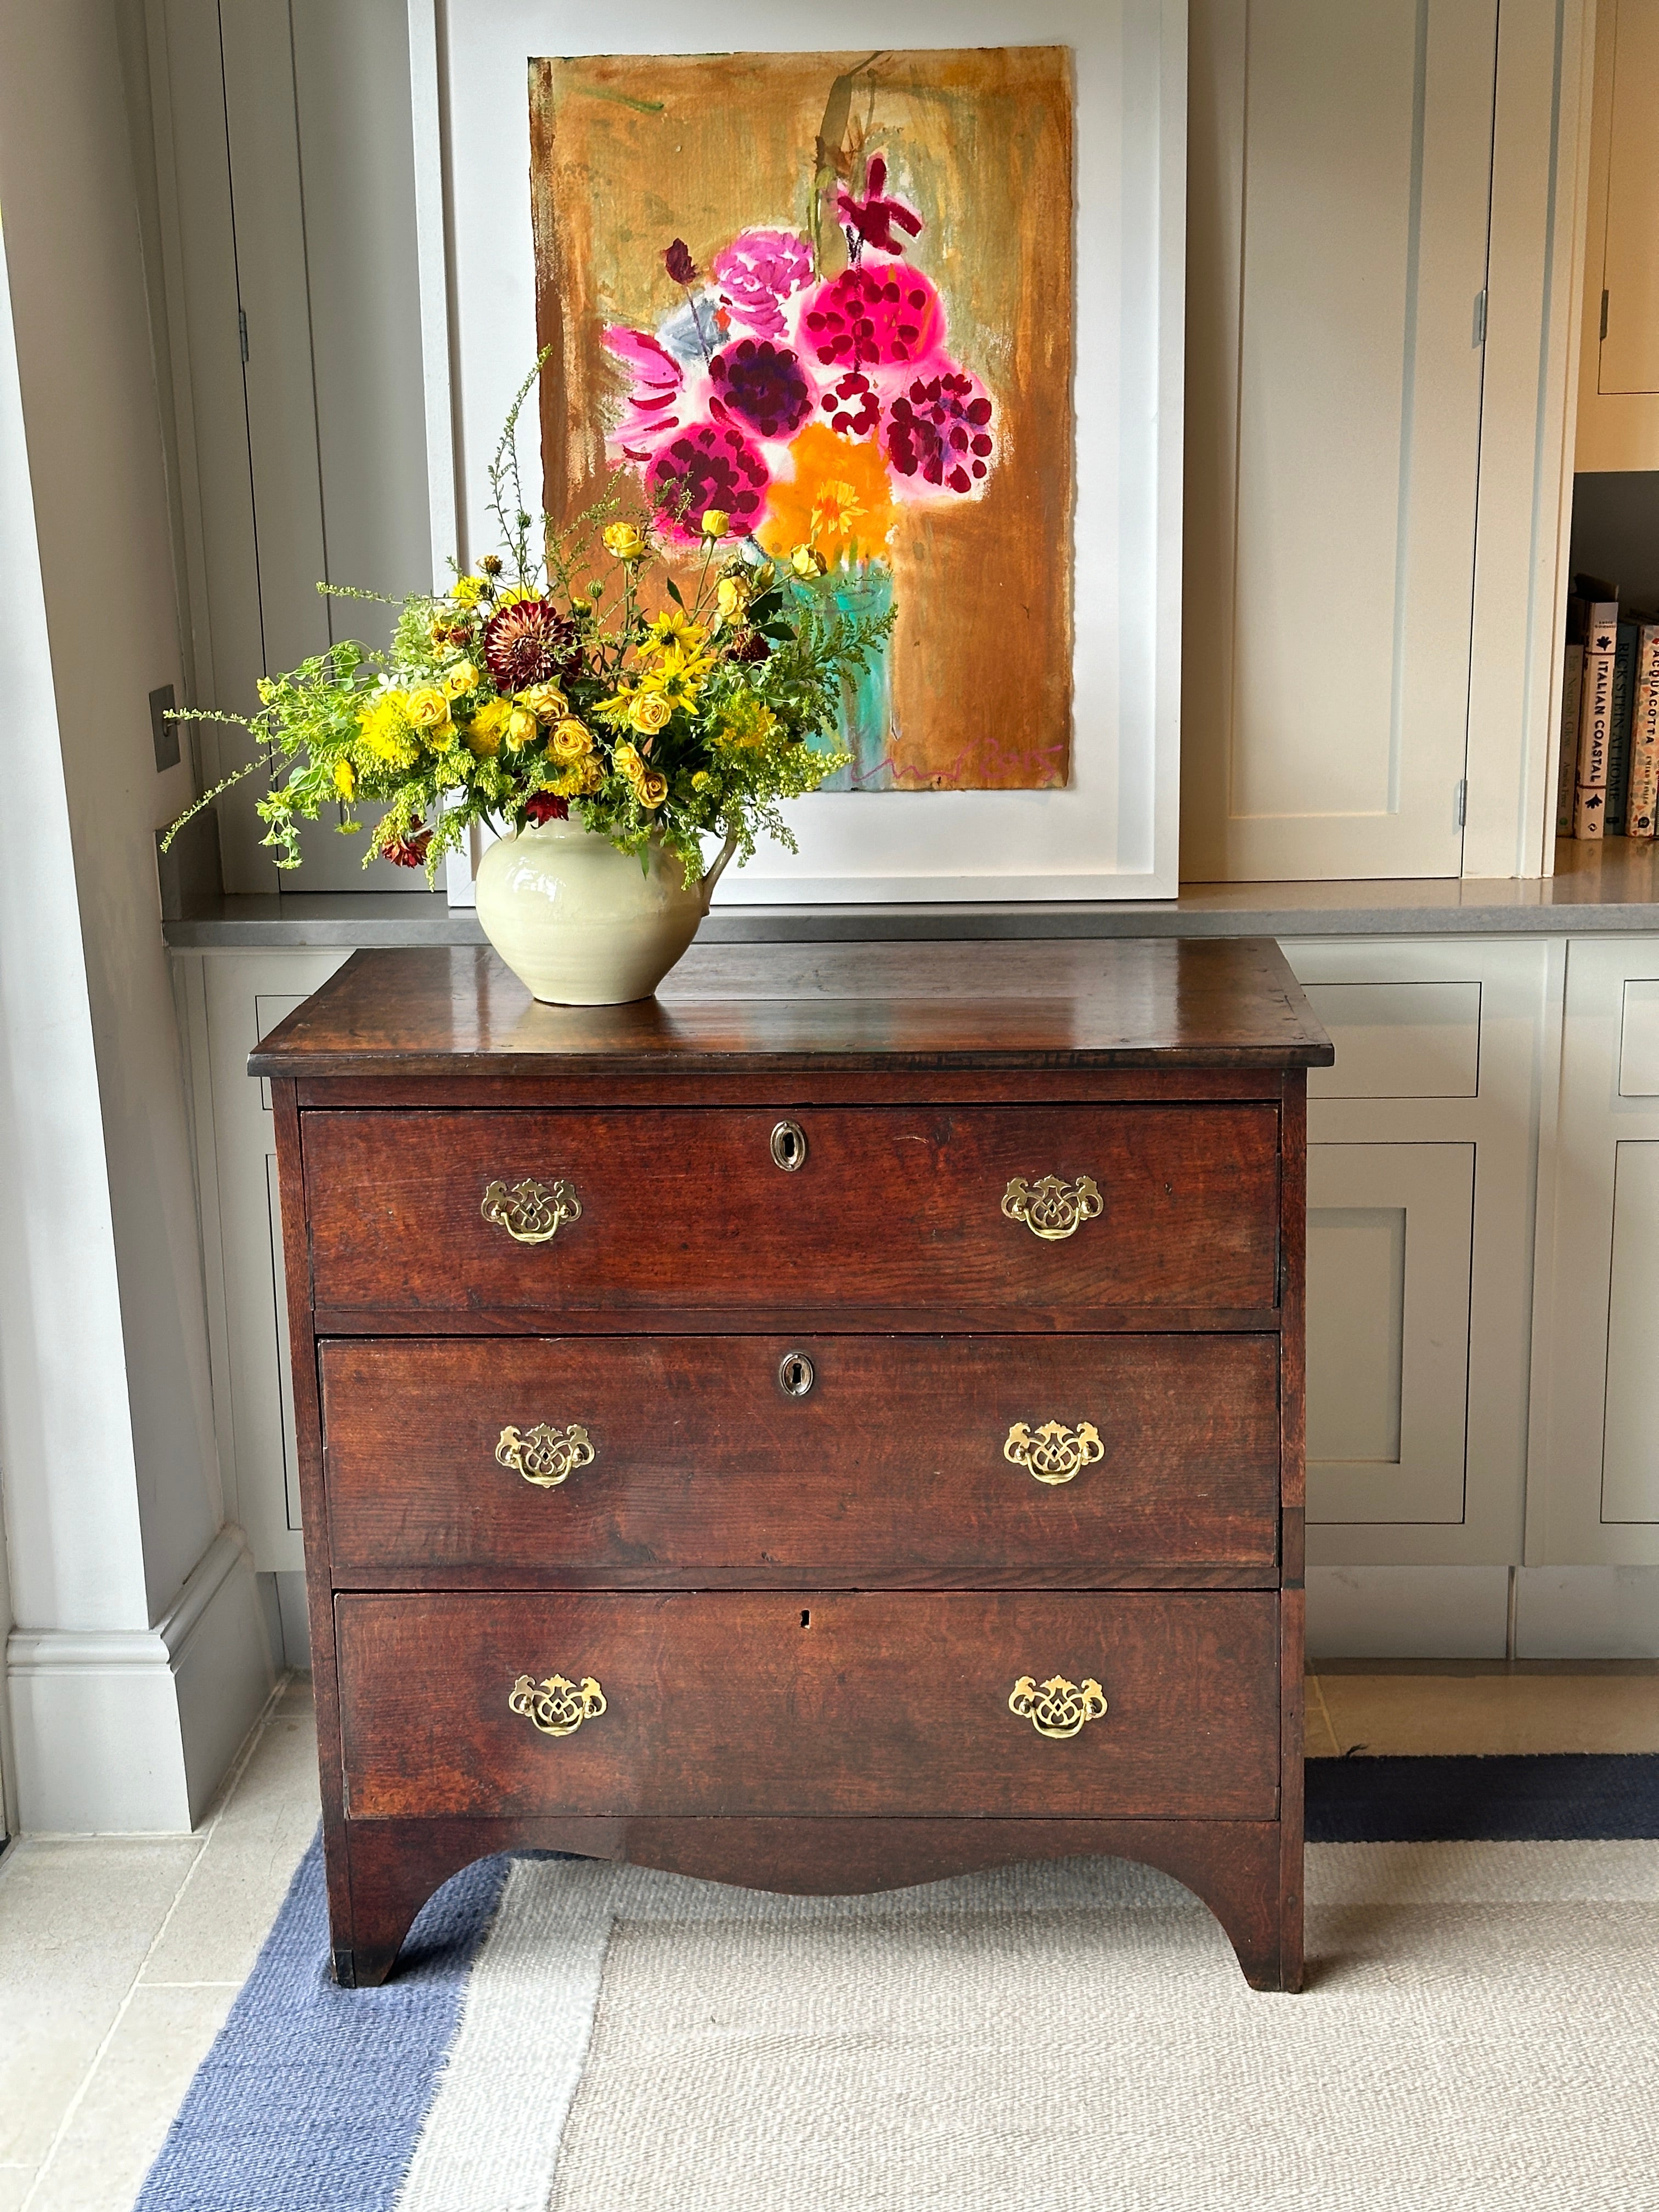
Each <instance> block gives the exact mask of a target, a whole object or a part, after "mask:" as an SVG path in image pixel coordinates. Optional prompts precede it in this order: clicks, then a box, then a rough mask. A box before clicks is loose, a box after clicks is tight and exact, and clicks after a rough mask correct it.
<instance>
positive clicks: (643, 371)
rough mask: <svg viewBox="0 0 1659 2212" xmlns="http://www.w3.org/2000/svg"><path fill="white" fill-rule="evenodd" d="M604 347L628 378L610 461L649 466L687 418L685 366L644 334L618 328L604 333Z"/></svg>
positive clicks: (688, 396)
mask: <svg viewBox="0 0 1659 2212" xmlns="http://www.w3.org/2000/svg"><path fill="white" fill-rule="evenodd" d="M605 346H606V348H607V349H608V350H609V351H610V352H611V353H613V354H615V356H617V360H618V361H619V362H622V363H623V366H624V367H625V368H627V369H628V371H629V374H630V375H631V376H632V378H633V385H632V387H631V389H630V390H629V394H628V404H627V406H626V408H625V409H624V410H623V418H622V420H621V422H619V423H618V424H617V427H616V428H615V429H614V430H613V431H612V432H611V437H610V439H609V441H608V443H609V447H610V450H611V456H612V458H613V459H617V460H628V461H648V460H649V459H650V458H651V456H652V454H653V453H655V452H656V450H657V448H658V447H659V446H660V445H661V444H662V442H663V441H664V439H665V438H671V437H673V436H674V435H675V434H676V433H677V432H678V431H679V430H681V429H683V428H684V426H685V424H686V422H688V421H690V419H691V415H690V404H689V399H690V395H689V394H688V393H687V391H686V388H685V368H684V363H683V362H679V361H678V360H677V359H676V358H675V356H673V355H672V354H671V353H670V352H669V350H668V349H667V347H666V346H663V345H659V343H657V341H656V339H655V338H653V337H650V336H649V335H648V334H647V332H646V331H633V330H629V329H627V328H625V327H624V326H623V325H620V324H614V325H612V326H611V328H610V329H609V330H607V331H606V332H605Z"/></svg>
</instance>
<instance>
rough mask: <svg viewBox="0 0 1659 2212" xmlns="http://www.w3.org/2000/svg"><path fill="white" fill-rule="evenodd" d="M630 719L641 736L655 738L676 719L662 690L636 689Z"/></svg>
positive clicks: (629, 710) (630, 702) (630, 706)
mask: <svg viewBox="0 0 1659 2212" xmlns="http://www.w3.org/2000/svg"><path fill="white" fill-rule="evenodd" d="M628 719H629V722H630V724H631V725H632V726H633V727H634V728H635V729H636V730H637V731H638V732H640V734H641V737H646V738H653V737H655V735H656V734H657V732H658V731H659V730H665V729H666V728H667V727H668V725H669V724H670V722H671V721H672V720H673V719H674V709H673V708H672V707H671V705H670V703H669V702H668V701H667V700H666V699H665V698H664V697H663V696H662V693H661V692H660V691H636V692H635V694H634V696H633V698H632V699H631V700H630V701H629V707H628Z"/></svg>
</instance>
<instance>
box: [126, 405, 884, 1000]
mask: <svg viewBox="0 0 1659 2212" xmlns="http://www.w3.org/2000/svg"><path fill="white" fill-rule="evenodd" d="M540 367H541V362H538V363H537V367H536V368H535V369H533V370H532V373H531V374H530V375H529V376H528V377H527V378H526V380H525V382H524V384H523V385H522V386H520V390H519V392H518V395H517V397H516V398H515V399H514V401H513V408H512V410H511V412H510V413H509V415H508V417H507V425H506V428H504V429H503V431H502V434H501V441H500V443H499V445H498V446H497V447H496V450H495V457H494V459H493V460H492V462H491V465H490V471H489V487H490V501H489V504H490V511H491V513H493V514H494V515H495V520H496V522H497V524H498V526H499V527H500V530H501V543H502V550H501V552H500V553H494V554H489V555H486V556H484V558H483V560H482V561H480V562H479V563H478V565H477V570H476V572H472V573H467V574H455V575H454V577H453V580H452V582H451V583H450V586H449V588H448V589H447V591H446V592H441V593H437V594H427V593H420V592H417V593H414V594H411V595H410V597H408V598H407V599H404V600H402V601H401V602H392V603H391V604H394V605H398V606H399V610H400V611H399V613H398V619H397V623H396V627H395V629H394V631H393V635H392V642H391V646H390V647H389V649H387V650H386V651H384V652H382V651H376V650H373V649H371V648H370V647H366V646H363V645H360V644H356V643H352V642H349V641H348V642H342V643H339V644H336V645H333V646H331V647H329V649H328V650H327V651H326V652H325V653H318V654H315V655H313V657H312V658H311V659H308V660H307V661H305V662H303V663H302V664H301V666H300V667H299V668H297V669H295V671H293V672H292V673H291V674H289V675H285V676H276V677H268V678H264V679H263V680H262V681H261V683H260V684H259V706H258V710H257V712H255V713H254V714H252V715H250V716H247V717H243V716H240V715H234V714H194V715H191V714H189V712H188V710H186V712H185V715H184V716H183V717H182V718H183V719H194V720H210V721H219V722H230V723H234V724H236V725H238V726H240V727H242V728H245V729H247V730H249V731H251V732H252V733H253V735H254V737H255V738H257V739H258V740H259V746H260V750H259V752H258V755H257V757H255V758H254V759H253V760H252V761H251V762H250V763H247V764H246V766H245V767H243V768H240V769H238V770H237V771H236V772H235V774H234V775H230V776H228V777H226V778H225V779H224V780H223V781H222V782H220V783H217V784H216V785H215V786H214V787H213V788H212V789H211V790H210V791H208V792H206V793H204V794H203V796H202V798H201V799H198V800H197V802H196V805H194V806H192V807H191V809H190V810H189V812H188V813H186V814H185V815H183V816H181V817H179V821H178V822H176V823H174V824H173V828H172V829H171V830H170V831H169V832H168V837H169V839H170V838H171V837H172V836H174V835H176V834H177V832H178V830H179V829H181V828H182V827H183V825H184V823H185V822H186V821H187V820H189V818H190V816H191V814H194V813H195V812H197V811H198V810H199V809H200V808H201V807H203V806H204V805H208V804H209V802H210V800H212V799H215V798H216V797H217V796H218V795H219V793H221V792H222V791H224V790H226V789H227V788H228V787H229V786H230V785H231V784H232V783H234V782H236V781H239V780H240V777H242V776H244V775H250V774H252V773H253V772H255V771H256V770H257V769H260V768H270V769H275V771H276V775H275V776H274V778H273V781H272V784H271V787H270V790H269V792H267V793H265V795H264V797H262V798H261V799H259V801H258V813H259V815H260V817H261V818H262V819H263V820H264V822H265V823H266V824H267V834H266V836H265V839H264V842H265V843H266V844H267V845H270V846H274V847H275V848H276V855H277V866H279V867H296V866H298V865H299V863H300V844H299V825H300V823H301V822H311V821H315V820H317V819H318V817H319V816H320V815H321V814H322V813H323V812H324V811H325V809H330V808H332V809H335V810H337V813H338V817H339V824H338V826H339V828H340V829H341V830H342V831H343V833H345V834H347V835H356V834H361V832H362V828H363V823H362V820H361V818H360V817H361V814H362V811H363V810H364V809H365V808H366V807H368V806H370V805H373V806H377V807H380V808H381V809H383V810H384V811H382V812H381V813H380V818H379V820H378V821H377V822H376V823H375V824H374V829H373V830H372V832H371V833H370V836H369V840H368V851H367V853H366V854H365V865H367V864H368V861H370V860H374V859H376V858H377V857H384V858H385V859H387V860H392V861H395V862H397V863H398V864H399V865H401V866H406V867H418V866H422V865H423V866H425V868H426V871H427V874H428V879H435V876H436V872H437V868H438V864H439V862H440V860H441V859H442V857H443V855H444V854H446V853H448V852H452V851H454V850H457V849H459V848H460V847H461V845H462V843H463V841H464V840H465V837H466V836H467V833H468V832H469V830H470V829H471V827H472V825H473V824H474V823H479V822H488V823H494V824H495V825H497V826H498V827H500V828H501V829H502V830H503V831H504V833H505V834H504V835H503V836H502V837H501V840H500V841H499V842H497V843H496V844H495V845H492V846H491V847H490V848H489V851H487V852H486V853H485V854H484V856H483V861H482V863H481V865H480V867H479V871H478V882H477V896H478V918H479V921H480V922H481V924H482V925H483V929H484V931H485V933H486V935H488V936H489V939H490V940H491V942H492V943H493V944H494V945H495V947H496V949H497V951H499V952H500V953H501V957H503V959H505V960H506V962H507V965H508V966H509V967H510V968H512V969H513V972H514V973H515V974H516V975H519V977H520V980H521V981H524V982H526V984H527V985H528V986H529V987H530V989H531V990H532V992H533V994H535V995H536V996H537V997H538V998H542V999H549V1000H556V1001H559V1002H562V1003H568V1004H582V1005H608V1004H615V1003H618V1002H620V1001H621V1000H627V999H633V998H643V997H647V996H648V995H649V994H650V993H651V992H652V991H653V990H654V989H655V987H656V986H657V984H658V983H659V981H661V979H662V977H663V976H664V975H665V974H666V973H667V971H668V969H670V968H671V966H672V965H673V963H674V962H675V961H676V960H678V958H679V957H680V956H681V954H682V953H683V952H684V951H685V949H686V947H687V946H688V945H690V941H691V939H692V937H693V936H694V935H695V934H696V928H697V925H698V923H699V922H700V921H701V920H702V916H703V915H704V914H705V913H706V912H707V910H708V900H709V896H710V894H711V893H712V891H713V890H714V884H715V882H716V881H717V880H718V878H719V877H720V872H721V871H722V870H723V869H724V868H725V867H726V865H727V863H728V862H729V861H730V860H732V858H733V857H734V856H736V857H738V858H739V860H740V861H741V860H747V859H748V858H749V857H750V855H751V854H753V853H754V851H755V847H756V840H757V835H761V834H763V835H765V836H770V837H774V838H776V839H777V840H778V841H779V842H781V843H782V844H784V845H786V846H787V848H789V849H790V850H791V851H793V850H795V849H796V848H795V841H794V838H793V836H792V835H791V833H790V831H789V829H788V827H787V824H786V823H785V821H784V818H783V816H782V813H781V811H780V809H781V801H782V800H784V799H793V798H797V797H799V795H801V794H802V793H805V792H809V791H811V790H814V789H815V788H816V787H817V786H818V785H819V784H820V783H822V782H823V781H824V779H825V778H826V777H827V776H829V775H833V774H834V773H835V772H836V769H840V768H842V767H844V766H845V765H846V759H847V757H846V755H845V754H844V753H842V752H840V751H839V750H836V746H835V744H834V742H833V736H832V733H833V732H834V731H835V728H836V720H837V717H838V715H839V713H840V710H841V702H842V691H843V688H844V686H845V685H847V684H848V683H849V682H850V681H852V680H853V679H854V678H856V676H857V674H858V672H859V671H860V669H861V667H862V666H863V665H864V664H865V662H866V659H868V658H869V657H870V656H871V654H872V653H875V652H876V651H878V649H879V647H880V646H881V644H882V642H883V641H884V638H885V636H886V635H887V632H888V630H889V629H890V627H891V621H892V617H891V613H890V611H887V612H884V613H881V614H878V615H873V616H872V615H857V614H849V613H848V612H847V611H843V610H842V609H841V608H839V607H837V606H836V605H835V603H834V600H833V599H832V598H831V597H830V596H829V594H828V593H827V592H824V591H823V588H822V579H823V570H824V566H825V564H824V562H823V560H822V559H821V558H819V557H817V556H814V555H813V554H812V552H811V549H810V547H805V546H803V547H801V548H799V549H798V551H797V557H796V558H795V559H794V560H793V562H776V561H775V560H773V559H772V558H771V557H770V556H769V555H768V554H767V553H766V552H764V551H763V549H762V548H761V547H760V545H759V544H757V542H756V541H755V540H754V538H752V537H751V536H750V535H749V534H748V533H747V532H746V531H744V526H743V525H742V523H741V522H740V521H738V520H735V519H734V518H733V517H732V515H731V514H730V513H725V512H722V511H720V509H718V508H715V507H712V506H710V505H709V504H708V503H707V502H703V503H702V504H700V505H699V506H698V507H697V509H696V514H695V517H694V518H692V519H690V520H688V506H687V502H686V501H684V499H678V500H677V499H675V498H674V497H673V496H672V495H671V494H665V495H664V496H663V497H661V498H659V500H658V501H656V503H655V505H654V507H653V508H652V509H650V510H647V509H644V508H642V507H641V508H638V509H637V511H629V507H628V505H627V502H626V501H625V498H624V495H623V491H622V490H621V489H613V490H612V491H611V493H610V494H609V495H607V496H606V497H605V499H604V500H602V501H600V502H599V505H598V506H596V507H593V508H592V509H590V510H589V511H588V512H587V513H584V514H582V515H580V516H579V517H578V518H577V519H576V520H575V521H574V523H573V524H571V525H570V526H568V527H567V528H564V529H560V528H558V527H556V526H555V525H554V524H553V523H552V522H551V521H550V520H549V518H547V517H546V516H544V517H543V518H542V520H541V527H540V531H539V533H538V539H537V540H536V541H534V542H532V528H533V525H532V517H531V515H530V514H529V513H528V512H527V511H526V508H525V506H524V501H523V495H522V492H521V490H520V473H519V463H518V453H517V445H516V435H515V434H516V430H517V425H518V418H519V415H520V410H521V409H522V407H523V405H524V403H525V401H526V398H527V397H528V396H529V393H530V391H531V389H532V386H533V384H534V382H535V380H536V376H537V374H538V372H539V369H540ZM665 538H668V539H671V542H672V543H673V544H674V546H675V549H676V551H677V553H678V555H679V556H680V561H679V568H680V575H681V577H682V578H683V579H684V583H683V584H682V582H681V581H680V580H677V579H676V577H675V575H674V574H671V573H670V572H669V570H668V569H667V568H666V566H665V565H664V564H663V563H662V562H661V557H660V556H661V555H662V552H663V550H664V540H665ZM319 589H321V590H324V591H325V592H330V593H331V595H333V596H335V597H340V598H346V599H374V598H376V597H377V595H376V594H374V593H370V592H352V591H349V590H345V589H343V588H342V587H340V586H319ZM814 738H817V739H819V740H821V741H822V740H824V739H826V738H828V739H829V742H828V743H824V742H820V743H819V744H817V745H814V744H812V743H811V742H810V741H811V740H812V739H814ZM716 838H718V839H719V840H720V854H719V856H718V858H717V859H716V860H715V861H714V865H713V866H712V867H709V868H708V869H707V872H705V864H704V854H703V846H704V841H705V839H708V840H714V839H716Z"/></svg>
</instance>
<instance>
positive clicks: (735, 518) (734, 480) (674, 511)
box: [645, 422, 770, 544]
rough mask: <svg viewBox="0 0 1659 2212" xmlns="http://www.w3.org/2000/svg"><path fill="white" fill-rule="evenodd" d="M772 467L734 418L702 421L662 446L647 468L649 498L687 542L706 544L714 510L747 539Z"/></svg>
mask: <svg viewBox="0 0 1659 2212" xmlns="http://www.w3.org/2000/svg"><path fill="white" fill-rule="evenodd" d="M769 478H770V471H769V470H768V468H767V465H766V464H765V462H764V461H763V459H761V457H760V455H759V454H758V453H757V452H756V451H755V448H754V447H753V446H751V445H750V442H749V441H748V439H747V438H746V437H745V436H744V434H743V432H742V431H741V430H740V429H738V428H737V426H736V425H735V424H734V423H732V422H699V423H697V424H696V425H694V426H693V427H692V428H690V429H688V430H686V431H684V433H682V434H681V435H679V436H678V437H675V438H673V439H671V441H669V442H668V443H667V444H666V445H665V446H660V447H659V448H658V449H657V452H656V453H655V454H654V455H653V458H652V459H651V462H650V465H649V466H648V467H647V470H646V472H645V490H646V496H647V498H648V499H649V500H650V501H651V504H652V506H653V508H654V509H655V511H656V516H657V523H658V526H659V528H660V529H661V530H662V531H663V532H665V534H666V535H667V536H668V537H670V538H678V540H679V541H680V543H681V544H685V543H686V542H688V541H689V540H694V539H695V540H696V541H698V542H701V540H702V519H703V516H704V515H705V514H707V513H709V512H710V510H711V509H713V510H714V511H716V512H718V513H724V514H725V515H726V516H727V517H728V518H729V520H730V526H731V528H732V532H734V533H735V535H737V536H738V537H739V538H742V537H746V536H747V535H748V533H749V532H750V531H751V530H752V529H753V528H754V526H755V525H756V523H757V521H758V520H760V514H761V509H762V507H763V505H764V503H765V499H766V488H767V484H768V483H769Z"/></svg>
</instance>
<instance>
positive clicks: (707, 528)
mask: <svg viewBox="0 0 1659 2212" xmlns="http://www.w3.org/2000/svg"><path fill="white" fill-rule="evenodd" d="M731 527H732V518H731V516H730V515H729V514H728V513H726V509H725V508H724V507H709V508H708V509H707V510H706V511H705V513H704V514H703V518H702V534H703V536H704V537H705V538H724V537H725V535H726V532H727V531H728V530H730V528H731Z"/></svg>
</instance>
